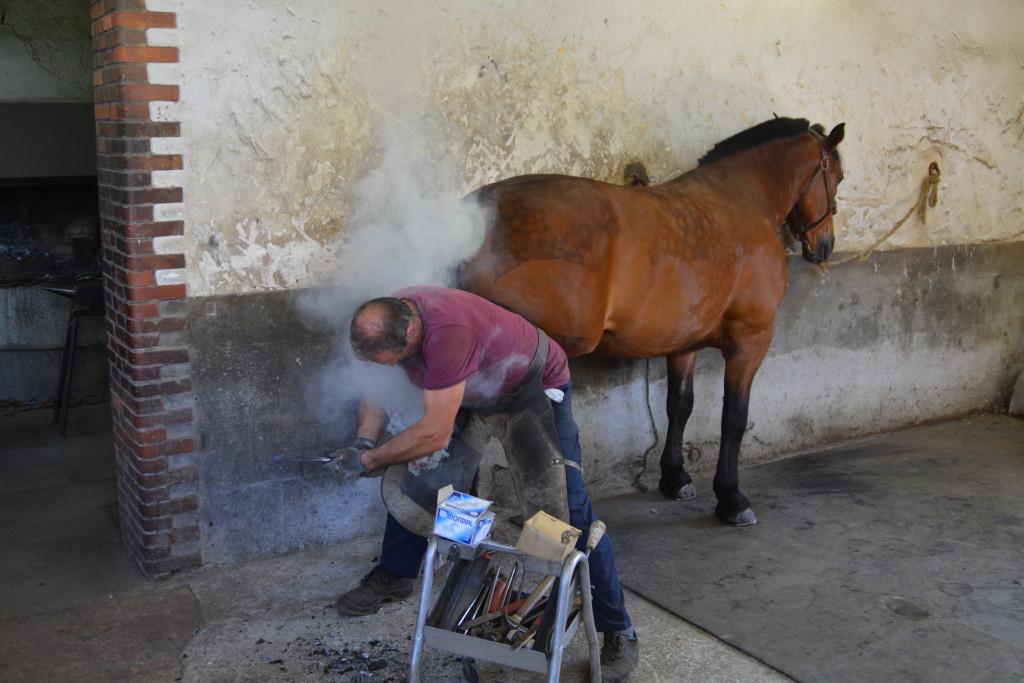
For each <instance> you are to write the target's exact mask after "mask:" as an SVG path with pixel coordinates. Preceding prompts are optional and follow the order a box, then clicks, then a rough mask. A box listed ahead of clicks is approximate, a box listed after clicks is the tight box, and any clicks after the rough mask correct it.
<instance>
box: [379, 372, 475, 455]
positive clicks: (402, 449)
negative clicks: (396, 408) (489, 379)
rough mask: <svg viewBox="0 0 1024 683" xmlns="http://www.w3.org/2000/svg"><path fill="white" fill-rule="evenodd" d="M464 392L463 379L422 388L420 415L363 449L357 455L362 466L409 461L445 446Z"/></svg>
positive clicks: (464, 384) (449, 437) (450, 434)
mask: <svg viewBox="0 0 1024 683" xmlns="http://www.w3.org/2000/svg"><path fill="white" fill-rule="evenodd" d="M465 392H466V383H465V382H459V383H458V384H456V385H454V386H450V387H448V388H447V389H440V390H437V391H429V390H426V389H425V390H424V391H423V418H422V419H421V420H420V421H419V422H417V423H415V424H414V425H412V426H411V427H409V428H408V429H406V430H404V431H401V432H399V433H398V434H395V436H393V437H392V438H391V439H389V440H388V441H386V442H384V443H383V444H381V445H380V446H378V447H376V448H371V449H369V450H366V451H363V453H362V456H361V458H360V461H361V462H362V464H363V467H365V468H366V469H367V470H374V469H377V468H378V467H384V466H385V465H394V464H397V463H402V462H410V461H412V460H416V459H417V458H422V457H423V456H424V455H429V454H431V453H433V452H434V451H438V450H441V449H442V448H445V447H446V446H447V445H448V441H449V440H450V439H451V436H452V427H454V426H455V415H456V413H458V412H459V406H461V405H462V396H463V394H464V393H465ZM360 412H361V411H360ZM360 431H362V430H360Z"/></svg>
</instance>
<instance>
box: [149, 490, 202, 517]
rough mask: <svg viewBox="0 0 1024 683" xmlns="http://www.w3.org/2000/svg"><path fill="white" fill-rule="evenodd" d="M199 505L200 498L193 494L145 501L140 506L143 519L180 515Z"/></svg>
mask: <svg viewBox="0 0 1024 683" xmlns="http://www.w3.org/2000/svg"><path fill="white" fill-rule="evenodd" d="M198 507H199V498H198V497H197V496H196V495H195V494H191V495H188V496H183V497H182V498H175V499H174V500H168V501H162V502H153V503H143V504H142V505H140V506H139V513H140V516H141V517H142V518H143V519H154V518H157V517H165V516H167V515H179V514H181V513H182V512H192V511H193V510H196V509H197V508H198Z"/></svg>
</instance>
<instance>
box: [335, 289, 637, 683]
mask: <svg viewBox="0 0 1024 683" xmlns="http://www.w3.org/2000/svg"><path fill="white" fill-rule="evenodd" d="M350 341H351V343H352V348H353V350H354V352H355V354H356V356H357V357H359V358H361V359H363V360H369V361H372V362H374V363H379V364H383V365H391V366H398V367H400V368H401V369H402V370H404V371H405V373H406V375H407V376H408V378H409V379H410V380H411V381H412V383H413V384H415V385H416V386H418V387H421V388H422V389H423V408H424V414H423V417H422V418H421V419H420V420H419V421H418V422H416V423H415V424H413V425H411V426H410V427H409V428H407V429H405V430H403V431H401V432H399V433H397V434H395V435H394V436H392V437H391V438H390V439H389V440H387V441H385V442H383V443H381V444H379V445H378V444H377V441H378V439H379V438H380V435H381V433H382V432H383V429H384V427H385V425H386V421H387V420H386V416H385V415H384V413H383V411H381V410H380V409H378V408H377V407H375V406H374V405H373V404H372V403H371V402H370V401H368V400H367V399H364V400H363V402H362V403H361V405H360V409H359V422H358V426H357V430H356V440H355V442H354V443H353V444H352V445H351V446H349V447H347V448H342V449H339V450H338V451H337V452H336V454H335V456H336V457H335V460H334V461H332V463H330V464H329V465H330V467H331V469H333V470H334V471H336V472H341V473H345V474H366V473H368V472H371V471H375V470H376V471H378V472H379V471H380V470H381V468H385V467H389V466H399V467H397V468H396V467H391V468H390V469H389V471H388V475H387V476H388V477H390V476H391V473H392V472H398V473H399V475H400V476H403V475H405V473H406V472H407V471H408V467H407V466H406V465H404V463H410V462H412V461H414V460H418V459H420V458H422V457H423V456H427V455H430V454H433V453H436V452H438V451H442V450H445V449H447V451H448V452H449V453H452V458H453V459H454V458H455V457H456V456H455V453H456V452H457V449H455V448H454V447H455V446H456V445H459V442H460V441H469V440H470V436H469V434H465V433H464V434H460V435H459V436H457V437H456V438H455V439H453V438H452V437H453V430H454V431H455V432H461V431H462V430H463V429H464V430H466V431H467V432H469V431H473V430H474V429H476V430H478V431H479V430H480V429H483V430H485V431H489V433H490V435H492V436H496V437H498V438H499V439H501V441H502V445H503V446H504V448H505V454H506V458H507V459H508V461H509V465H510V470H511V473H512V478H513V482H514V483H515V485H516V491H517V494H518V495H519V497H520V503H521V506H522V507H523V509H524V514H526V513H529V512H532V511H534V510H536V509H546V510H547V511H548V512H550V513H551V514H554V515H555V516H559V517H562V518H563V519H565V521H568V522H569V523H570V524H572V525H573V526H575V527H577V528H578V529H580V530H582V532H583V534H582V538H581V541H580V542H581V544H582V543H583V542H585V541H584V539H586V537H587V530H588V529H589V528H590V524H591V523H592V522H593V521H595V519H596V518H595V516H594V513H593V510H592V508H591V504H590V499H589V498H588V496H587V493H586V491H585V489H584V484H583V477H582V474H581V472H580V470H579V465H580V461H581V453H580V446H579V430H578V428H577V427H576V423H575V421H574V419H573V416H572V391H571V385H570V381H569V367H568V361H567V359H566V355H565V352H564V351H563V350H562V349H561V347H559V346H558V344H557V343H555V342H554V341H553V340H549V339H547V337H546V336H545V335H544V334H543V333H542V332H540V331H539V330H538V329H537V328H536V327H534V326H533V325H531V324H530V323H529V322H528V321H526V320H525V319H524V318H522V317H521V316H518V315H516V314H514V313H511V312H509V311H507V310H505V309H503V308H501V307H499V306H497V305H495V304H493V303H491V302H489V301H487V300H485V299H483V298H481V297H478V296H476V295H474V294H470V293H468V292H463V291H460V290H455V289H446V288H441V287H411V288H407V289H403V290H400V291H398V292H396V293H395V294H394V296H392V297H386V298H381V299H374V300H372V301H368V302H366V303H364V304H363V305H362V306H361V307H360V308H359V309H358V310H357V311H356V314H355V316H354V317H353V319H352V323H351V328H350ZM467 409H468V410H467ZM467 414H469V415H470V419H469V421H468V422H467V420H466V416H467ZM457 424H458V425H459V426H458V427H457V426H456V425H457ZM470 450H471V451H472V449H470ZM472 452H474V453H475V452H476V451H472ZM477 457H478V454H477ZM467 462H470V463H478V462H479V460H478V459H477V460H475V461H474V460H472V458H470V459H469V460H468V461H467ZM472 474H475V467H474V471H473V472H472ZM433 491H436V487H434V489H433ZM387 500H388V496H387V494H385V501H386V502H387ZM413 507H415V506H413ZM388 508H389V513H388V519H387V525H386V527H385V532H384V541H383V544H382V549H381V556H380V564H379V565H378V566H377V567H375V568H374V569H373V570H371V571H370V573H369V574H368V575H367V576H366V577H365V578H364V579H363V581H362V583H361V584H360V585H359V586H358V587H357V588H355V589H353V590H351V591H349V592H348V593H345V594H344V595H342V596H341V597H339V598H338V601H337V604H336V607H337V609H338V611H339V612H341V613H342V614H346V615H363V614H371V613H373V612H376V611H377V609H378V608H379V607H380V605H381V603H382V602H384V601H387V600H400V599H404V598H407V597H409V596H410V595H411V594H412V591H413V587H412V582H413V579H415V578H416V577H417V576H418V575H419V571H420V565H421V564H422V560H423V556H424V553H425V551H426V544H427V541H426V538H424V537H423V535H421V534H423V533H429V532H424V529H422V528H419V529H418V530H419V531H420V534H417V533H414V532H413V531H411V530H410V529H408V528H406V527H405V526H403V524H402V523H400V522H399V519H397V518H396V517H397V516H398V513H397V512H396V508H395V507H392V505H391V504H389V506H388ZM566 518H567V519H566ZM405 519H406V518H405V517H403V522H404V521H405ZM408 519H410V520H411V519H413V518H412V517H408ZM589 563H590V575H591V583H592V584H593V585H594V590H593V605H594V621H595V625H596V626H597V630H598V631H599V632H603V633H604V646H603V647H602V650H601V676H602V680H603V681H606V682H611V681H624V680H626V678H628V676H629V673H630V672H631V671H632V669H633V667H634V666H635V664H636V661H637V659H638V657H639V644H638V642H637V639H636V634H635V632H634V631H633V627H632V624H631V622H630V619H629V615H628V614H627V613H626V608H625V600H624V596H623V593H622V588H621V586H620V585H619V580H618V572H617V570H616V568H615V557H614V553H613V551H612V546H611V541H610V540H609V539H608V538H607V536H606V537H604V538H603V539H602V540H601V542H600V543H599V544H598V546H597V547H596V548H595V549H594V550H593V552H592V553H591V555H590V560H589Z"/></svg>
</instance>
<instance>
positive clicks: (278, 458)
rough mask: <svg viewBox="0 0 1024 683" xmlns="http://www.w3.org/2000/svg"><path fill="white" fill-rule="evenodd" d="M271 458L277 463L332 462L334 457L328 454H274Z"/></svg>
mask: <svg viewBox="0 0 1024 683" xmlns="http://www.w3.org/2000/svg"><path fill="white" fill-rule="evenodd" d="M270 459H271V460H272V461H274V462H276V463H282V462H318V463H324V462H330V461H331V460H334V458H332V457H330V456H328V455H272V456H270Z"/></svg>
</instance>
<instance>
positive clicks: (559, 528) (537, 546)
mask: <svg viewBox="0 0 1024 683" xmlns="http://www.w3.org/2000/svg"><path fill="white" fill-rule="evenodd" d="M582 533H583V532H582V531H580V530H579V529H577V528H576V527H574V526H569V525H568V524H566V523H565V522H563V521H562V520H560V519H558V518H557V517H552V516H551V515H549V514H548V513H546V512H544V511H543V510H542V511H540V512H538V513H537V514H535V515H534V516H533V517H530V519H528V520H526V524H525V525H524V526H523V531H522V533H520V534H519V541H518V542H517V543H516V550H518V551H519V552H521V553H525V554H527V555H530V556H532V557H539V558H541V559H542V560H551V561H553V562H561V561H562V560H564V559H565V558H566V556H567V555H568V554H569V553H571V552H572V551H573V550H575V549H576V541H577V540H578V539H579V537H580V535H581V534H582Z"/></svg>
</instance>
